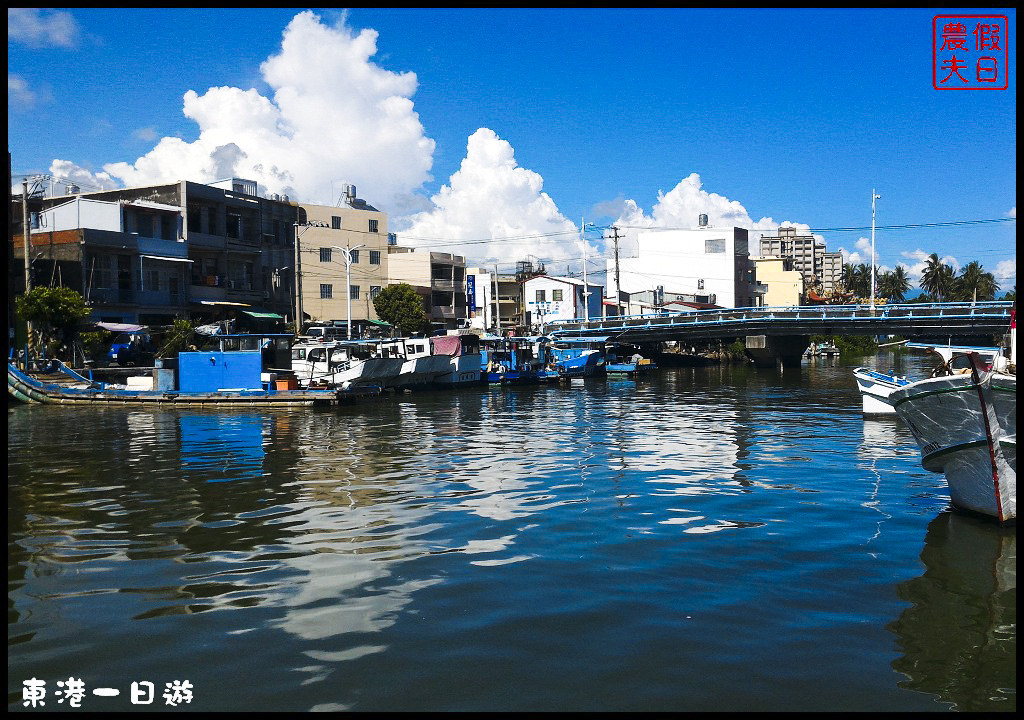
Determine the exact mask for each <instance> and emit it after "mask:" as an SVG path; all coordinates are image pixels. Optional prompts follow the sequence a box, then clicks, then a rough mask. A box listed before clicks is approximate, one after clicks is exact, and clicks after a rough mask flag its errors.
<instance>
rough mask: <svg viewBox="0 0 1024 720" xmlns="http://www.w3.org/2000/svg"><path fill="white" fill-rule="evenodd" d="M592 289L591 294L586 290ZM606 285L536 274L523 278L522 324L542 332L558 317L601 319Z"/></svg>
mask: <svg viewBox="0 0 1024 720" xmlns="http://www.w3.org/2000/svg"><path fill="white" fill-rule="evenodd" d="M585 290H589V291H590V292H589V295H587V294H586V293H585ZM603 291H604V288H603V287H601V286H600V285H593V284H591V283H589V282H588V283H587V284H586V285H584V283H583V281H582V280H577V279H576V278H569V277H554V276H551V275H537V276H535V277H532V278H529V279H527V280H525V281H523V306H524V308H525V312H526V316H525V318H524V321H523V324H524V325H525V326H526V327H528V328H530V329H532V330H537V331H540V330H542V328H543V326H544V325H545V324H546V323H551V322H556V321H558V320H584V319H591V320H599V319H600V318H601V296H602V294H603Z"/></svg>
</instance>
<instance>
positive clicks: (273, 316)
mask: <svg viewBox="0 0 1024 720" xmlns="http://www.w3.org/2000/svg"><path fill="white" fill-rule="evenodd" d="M242 312H244V313H245V314H246V315H248V316H249V317H254V318H260V319H261V320H284V315H278V314H277V313H272V312H257V311H256V310H243V311H242Z"/></svg>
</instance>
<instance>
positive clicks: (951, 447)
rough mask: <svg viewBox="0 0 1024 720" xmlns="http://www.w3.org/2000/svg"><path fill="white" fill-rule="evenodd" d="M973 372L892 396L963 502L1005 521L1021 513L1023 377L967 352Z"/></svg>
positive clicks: (925, 461) (927, 463)
mask: <svg viewBox="0 0 1024 720" xmlns="http://www.w3.org/2000/svg"><path fill="white" fill-rule="evenodd" d="M967 362H968V363H969V364H970V367H969V368H968V369H967V372H966V373H957V372H955V370H954V371H952V374H946V375H941V376H938V377H931V378H927V379H924V380H919V381H917V382H912V383H908V384H907V385H905V386H903V387H900V388H899V389H897V390H895V391H894V392H893V393H892V394H891V395H890V396H889V401H890V402H891V403H892V406H893V407H894V408H895V410H896V413H897V414H898V415H899V417H900V418H901V419H902V420H903V421H904V422H905V423H906V424H907V426H908V427H909V428H910V430H911V432H912V433H913V435H914V438H915V439H916V440H917V443H918V446H919V447H920V449H921V465H922V466H923V467H924V468H925V469H926V470H930V471H932V472H937V473H943V474H944V475H945V476H946V482H947V484H948V485H949V493H950V500H951V502H952V504H953V505H954V506H955V507H958V508H961V509H964V510H968V511H971V512H974V513H979V514H982V515H987V516H990V517H993V518H995V519H997V520H999V521H1000V522H1009V521H1015V520H1016V517H1017V377H1016V375H1014V374H1009V373H1003V372H999V371H997V370H994V369H985V364H984V362H983V361H982V359H981V358H980V357H979V356H978V355H970V356H967Z"/></svg>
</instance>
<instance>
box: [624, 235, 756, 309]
mask: <svg viewBox="0 0 1024 720" xmlns="http://www.w3.org/2000/svg"><path fill="white" fill-rule="evenodd" d="M699 222H700V223H701V224H699V226H698V227H697V228H694V229H689V230H659V229H650V230H643V231H640V232H639V233H638V234H637V255H636V257H627V258H620V259H618V260H617V261H616V260H612V259H609V260H607V272H608V274H607V277H608V286H607V298H610V299H611V300H612V302H613V303H614V302H615V301H616V299H618V298H619V297H620V296H621V293H622V292H626V293H630V294H632V293H636V292H642V291H644V290H654V289H656V288H658V287H662V288H664V290H665V291H666V292H672V293H681V294H690V295H704V296H708V298H709V302H711V303H714V304H717V305H720V306H722V307H750V306H753V305H754V304H755V297H756V294H757V292H756V290H757V289H756V287H755V284H754V273H753V267H752V266H751V264H750V262H749V259H748V252H747V231H746V229H744V228H739V227H711V226H708V225H706V224H703V223H705V222H706V219H705V216H702V217H701V219H700V221H699Z"/></svg>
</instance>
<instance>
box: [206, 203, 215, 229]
mask: <svg viewBox="0 0 1024 720" xmlns="http://www.w3.org/2000/svg"><path fill="white" fill-rule="evenodd" d="M206 213H207V214H206V232H207V233H208V234H210V235H216V234H217V208H207V209H206Z"/></svg>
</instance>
